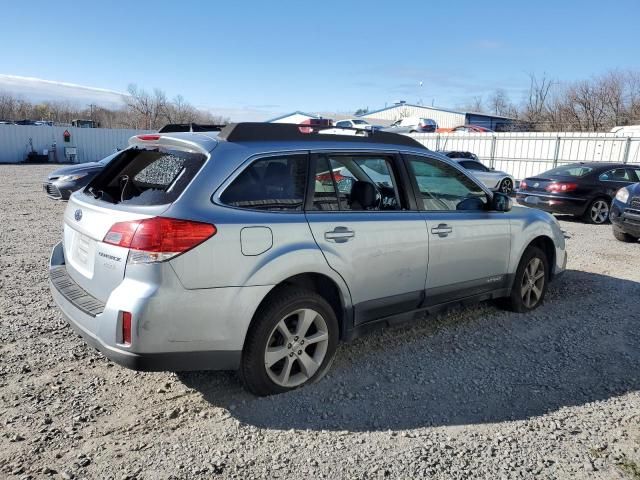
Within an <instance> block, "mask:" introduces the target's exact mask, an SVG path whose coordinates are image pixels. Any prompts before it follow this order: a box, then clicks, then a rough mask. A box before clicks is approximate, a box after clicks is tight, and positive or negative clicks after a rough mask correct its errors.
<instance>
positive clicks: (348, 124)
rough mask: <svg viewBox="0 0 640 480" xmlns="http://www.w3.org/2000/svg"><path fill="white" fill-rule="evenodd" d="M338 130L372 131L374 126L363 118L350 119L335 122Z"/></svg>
mask: <svg viewBox="0 0 640 480" xmlns="http://www.w3.org/2000/svg"><path fill="white" fill-rule="evenodd" d="M335 126H336V127H338V128H355V129H357V130H371V127H372V125H371V124H370V123H369V122H367V121H366V120H362V119H361V118H349V119H346V120H340V121H338V122H335Z"/></svg>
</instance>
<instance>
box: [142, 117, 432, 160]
mask: <svg viewBox="0 0 640 480" xmlns="http://www.w3.org/2000/svg"><path fill="white" fill-rule="evenodd" d="M324 130H327V132H326V133H324V134H323V131H324ZM341 130H352V131H353V132H354V134H352V135H340V134H338V133H335V127H334V126H323V125H320V126H313V125H297V124H285V123H262V122H244V123H237V124H229V125H227V126H226V127H224V128H223V129H222V131H220V132H170V133H157V134H154V133H151V134H141V135H135V136H133V137H131V138H130V139H129V145H131V146H138V147H162V146H163V147H178V148H189V149H192V150H198V151H200V152H202V153H208V152H211V151H212V150H213V149H214V148H216V147H217V146H219V145H220V144H222V143H225V144H234V145H241V146H244V147H245V149H247V148H248V149H249V150H251V151H252V152H253V153H254V154H255V153H258V152H259V151H265V152H267V151H278V150H280V151H282V150H310V149H329V148H336V149H337V148H340V149H345V150H386V151H389V150H390V149H393V150H405V151H406V150H413V151H419V152H422V153H424V152H425V151H428V149H427V148H426V147H425V146H424V145H422V144H421V143H420V142H418V141H416V140H415V139H413V138H411V137H409V136H407V135H400V134H396V133H389V132H381V131H363V130H358V129H345V128H341ZM306 131H308V132H309V133H306Z"/></svg>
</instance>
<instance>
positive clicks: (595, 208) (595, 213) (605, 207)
mask: <svg viewBox="0 0 640 480" xmlns="http://www.w3.org/2000/svg"><path fill="white" fill-rule="evenodd" d="M589 215H590V216H591V220H592V221H593V223H604V222H606V221H607V219H608V218H609V204H608V203H607V202H606V201H604V200H596V201H595V202H593V205H591V211H590V212H589Z"/></svg>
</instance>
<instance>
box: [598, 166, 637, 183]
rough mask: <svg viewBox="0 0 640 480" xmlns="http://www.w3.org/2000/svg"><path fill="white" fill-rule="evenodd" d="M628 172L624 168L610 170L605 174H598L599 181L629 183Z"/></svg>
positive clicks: (629, 176)
mask: <svg viewBox="0 0 640 480" xmlns="http://www.w3.org/2000/svg"><path fill="white" fill-rule="evenodd" d="M630 173H631V172H630V171H629V170H627V169H626V168H614V169H612V170H607V171H606V172H604V173H602V174H600V177H599V178H600V180H603V181H609V182H630V181H631V175H630Z"/></svg>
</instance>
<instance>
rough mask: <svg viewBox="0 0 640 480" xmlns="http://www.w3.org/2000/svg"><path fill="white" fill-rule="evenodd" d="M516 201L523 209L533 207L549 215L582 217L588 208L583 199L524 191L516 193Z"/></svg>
mask: <svg viewBox="0 0 640 480" xmlns="http://www.w3.org/2000/svg"><path fill="white" fill-rule="evenodd" d="M516 201H517V202H518V203H519V204H520V205H523V206H525V207H533V208H537V209H540V210H544V211H545V212H549V213H559V214H566V215H576V216H581V215H583V214H584V212H585V210H586V209H587V206H588V201H587V199H584V198H579V197H569V196H564V195H546V194H543V193H535V192H526V191H524V192H522V191H518V192H517V193H516Z"/></svg>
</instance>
